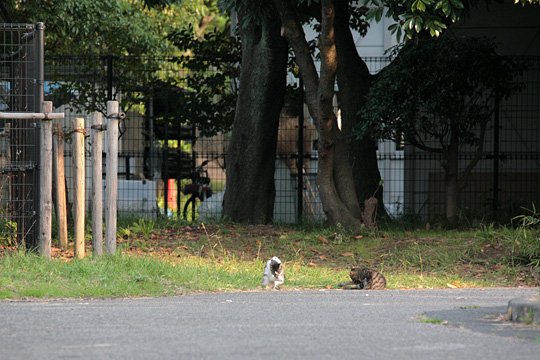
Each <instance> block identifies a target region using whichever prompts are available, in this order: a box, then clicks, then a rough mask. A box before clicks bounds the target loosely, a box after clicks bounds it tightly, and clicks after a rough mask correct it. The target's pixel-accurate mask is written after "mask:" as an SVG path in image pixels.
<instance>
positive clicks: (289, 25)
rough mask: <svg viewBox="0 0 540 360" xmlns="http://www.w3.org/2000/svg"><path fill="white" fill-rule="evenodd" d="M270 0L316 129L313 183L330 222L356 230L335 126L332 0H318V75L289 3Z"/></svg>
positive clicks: (354, 204)
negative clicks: (319, 54)
mask: <svg viewBox="0 0 540 360" xmlns="http://www.w3.org/2000/svg"><path fill="white" fill-rule="evenodd" d="M274 3H275V4H276V7H277V9H278V11H279V14H280V17H281V22H282V24H283V26H282V35H283V36H284V37H285V38H286V39H287V41H288V42H289V45H290V46H291V47H292V48H293V50H294V53H295V55H296V62H297V64H298V66H299V68H300V74H301V76H302V79H303V80H304V84H305V87H306V102H307V105H308V108H309V112H310V114H311V116H312V117H313V118H314V119H315V123H316V125H317V130H318V132H319V167H318V174H317V184H318V186H319V194H320V196H321V201H322V204H323V209H324V212H325V214H326V217H327V219H328V222H329V223H330V224H331V225H337V224H342V225H343V226H344V227H346V228H348V229H351V230H357V229H358V228H359V227H360V225H361V211H360V206H359V205H358V201H357V198H356V193H355V190H354V181H353V178H352V171H351V168H350V166H349V163H348V155H347V148H346V144H345V141H344V138H343V134H342V132H341V131H340V130H339V129H338V126H337V119H336V115H335V113H334V107H333V97H334V84H335V77H336V70H337V54H336V46H335V38H334V16H335V9H334V4H333V1H331V0H323V1H321V33H320V38H319V49H320V53H321V70H320V77H319V76H318V74H317V72H316V69H315V65H314V61H313V58H312V57H311V54H310V53H309V49H308V45H307V42H306V39H305V34H304V32H303V29H302V27H301V24H300V21H299V20H298V18H297V16H296V13H295V12H294V9H293V7H292V5H291V4H290V2H289V1H286V0H274Z"/></svg>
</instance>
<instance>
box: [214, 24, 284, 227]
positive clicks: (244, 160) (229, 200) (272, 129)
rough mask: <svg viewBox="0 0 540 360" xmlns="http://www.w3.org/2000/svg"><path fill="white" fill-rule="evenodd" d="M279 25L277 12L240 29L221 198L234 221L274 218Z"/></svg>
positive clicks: (280, 72)
mask: <svg viewBox="0 0 540 360" xmlns="http://www.w3.org/2000/svg"><path fill="white" fill-rule="evenodd" d="M239 16H240V17H242V16H243V14H239ZM280 25H281V23H280V22H279V17H278V16H277V15H275V16H269V17H268V18H266V19H262V20H261V24H259V25H256V24H251V25H249V26H248V27H247V28H244V29H242V31H241V38H242V67H241V72H240V88H239V95H238V100H237V104H236V113H235V119H234V125H233V130H232V137H231V142H230V145H229V148H228V154H227V182H226V191H225V196H224V200H223V215H224V217H225V218H227V219H229V220H232V221H236V222H243V223H269V222H271V221H272V218H273V210H274V198H275V185H274V171H275V158H276V141H277V132H278V126H279V114H280V111H281V108H282V106H283V97H284V94H285V85H286V63H287V45H286V43H285V41H283V39H282V38H281V36H280Z"/></svg>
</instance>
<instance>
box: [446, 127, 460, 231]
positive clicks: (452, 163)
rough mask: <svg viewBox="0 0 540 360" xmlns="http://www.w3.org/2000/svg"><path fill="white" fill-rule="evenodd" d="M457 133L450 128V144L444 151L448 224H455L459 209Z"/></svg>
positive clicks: (453, 225)
mask: <svg viewBox="0 0 540 360" xmlns="http://www.w3.org/2000/svg"><path fill="white" fill-rule="evenodd" d="M458 155H459V135H458V133H457V130H456V129H453V130H451V135H450V144H449V146H448V149H447V151H446V159H445V160H446V164H445V166H444V169H445V174H444V175H445V176H444V182H445V187H446V220H448V223H449V225H450V226H452V227H455V226H457V222H458V209H459V195H460V194H459V193H460V190H459V183H458V178H459V159H458Z"/></svg>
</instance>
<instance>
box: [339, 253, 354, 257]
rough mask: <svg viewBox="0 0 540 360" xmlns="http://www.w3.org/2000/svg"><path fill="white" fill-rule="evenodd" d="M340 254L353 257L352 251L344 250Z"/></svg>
mask: <svg viewBox="0 0 540 360" xmlns="http://www.w3.org/2000/svg"><path fill="white" fill-rule="evenodd" d="M341 256H345V257H353V256H354V253H352V252H344V253H343V254H341Z"/></svg>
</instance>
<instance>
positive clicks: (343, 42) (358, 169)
mask: <svg viewBox="0 0 540 360" xmlns="http://www.w3.org/2000/svg"><path fill="white" fill-rule="evenodd" d="M335 7H336V18H335V22H334V26H335V33H336V49H337V58H338V68H337V83H338V87H339V93H338V97H339V104H340V107H341V124H342V125H341V128H342V131H343V134H344V137H345V139H346V141H347V144H348V148H349V161H350V164H351V166H352V171H353V178H354V185H355V190H356V195H357V198H358V202H359V203H360V204H364V201H365V200H367V199H369V198H370V197H372V196H374V195H375V197H376V198H377V200H378V202H379V206H378V208H379V214H380V213H381V212H380V210H382V211H384V206H382V205H383V202H382V199H383V188H382V185H381V174H380V172H379V167H378V163H377V150H376V140H375V139H371V138H368V137H364V138H362V139H356V138H355V137H354V136H353V133H352V130H353V128H354V126H355V125H356V124H357V123H358V121H359V118H358V116H357V114H358V112H359V111H360V110H361V109H362V106H363V105H364V103H365V97H366V95H367V93H368V91H369V88H370V86H371V83H372V75H371V74H370V73H369V69H368V67H367V65H366V63H365V62H364V61H363V60H362V59H361V58H360V56H359V55H358V51H357V49H356V45H355V43H354V39H353V36H352V33H351V30H350V26H349V16H350V14H349V11H348V2H347V1H337V2H336V5H335Z"/></svg>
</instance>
